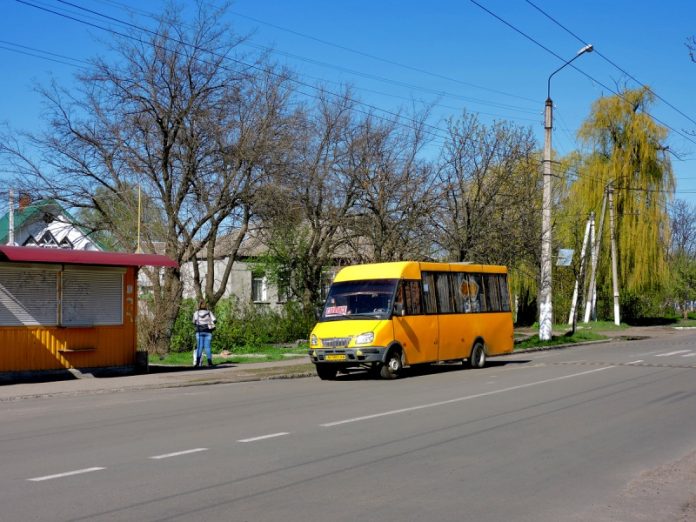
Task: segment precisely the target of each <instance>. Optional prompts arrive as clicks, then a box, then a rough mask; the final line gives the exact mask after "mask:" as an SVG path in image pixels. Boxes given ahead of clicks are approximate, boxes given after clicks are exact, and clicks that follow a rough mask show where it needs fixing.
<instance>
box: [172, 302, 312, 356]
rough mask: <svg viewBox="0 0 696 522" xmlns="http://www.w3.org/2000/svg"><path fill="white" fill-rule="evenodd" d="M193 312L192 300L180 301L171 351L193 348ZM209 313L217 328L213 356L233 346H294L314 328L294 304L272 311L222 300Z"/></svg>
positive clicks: (300, 307)
mask: <svg viewBox="0 0 696 522" xmlns="http://www.w3.org/2000/svg"><path fill="white" fill-rule="evenodd" d="M195 310H196V301H195V300H193V299H184V300H182V302H181V306H180V308H179V314H178V316H177V319H176V322H175V323H174V330H173V332H172V342H171V351H173V352H186V351H190V350H192V349H193V347H194V346H195V344H196V333H195V329H194V326H193V324H192V323H191V317H192V316H193V312H194V311H195ZM213 313H214V314H215V317H216V318H217V323H216V325H217V326H216V328H215V333H214V334H213V342H212V349H213V351H214V352H217V353H219V352H220V351H222V350H230V351H233V350H234V348H235V347H237V346H245V347H255V346H261V345H268V344H284V343H294V342H296V341H297V340H298V339H306V338H307V336H308V335H309V332H310V330H311V329H312V327H313V326H314V318H313V317H312V316H311V315H309V314H306V313H304V311H303V310H302V306H301V305H300V304H298V303H295V302H289V303H286V304H285V305H284V306H283V307H282V308H281V309H279V310H272V309H270V308H265V307H259V306H255V305H251V304H249V305H246V306H239V304H238V303H237V302H236V300H234V299H222V300H220V301H219V302H218V304H217V305H216V306H215V308H214V310H213Z"/></svg>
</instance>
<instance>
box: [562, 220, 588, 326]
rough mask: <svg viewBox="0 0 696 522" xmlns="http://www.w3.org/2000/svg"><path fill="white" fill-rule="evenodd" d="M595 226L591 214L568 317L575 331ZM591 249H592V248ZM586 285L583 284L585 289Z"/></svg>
mask: <svg viewBox="0 0 696 522" xmlns="http://www.w3.org/2000/svg"><path fill="white" fill-rule="evenodd" d="M593 226H594V212H590V216H589V217H588V218H587V224H586V225H585V235H584V236H583V238H582V250H581V251H580V271H579V273H578V275H577V277H576V278H575V287H574V288H573V298H572V300H571V302H570V314H569V315H568V324H569V325H570V326H572V327H573V331H575V323H576V319H575V318H576V317H577V315H576V313H575V311H576V309H577V304H578V293H579V289H580V281H582V276H583V273H584V272H585V257H586V256H585V252H587V244H588V242H589V239H590V233H591V227H593ZM590 248H591V247H590ZM584 286H585V285H584V284H583V287H584Z"/></svg>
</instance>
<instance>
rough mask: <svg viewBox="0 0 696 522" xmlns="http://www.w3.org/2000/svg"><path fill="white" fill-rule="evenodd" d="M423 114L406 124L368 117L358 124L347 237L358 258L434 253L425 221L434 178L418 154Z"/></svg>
mask: <svg viewBox="0 0 696 522" xmlns="http://www.w3.org/2000/svg"><path fill="white" fill-rule="evenodd" d="M426 117H427V113H424V114H422V115H420V116H419V117H418V118H409V121H410V122H411V124H410V125H404V124H403V123H402V122H400V121H389V122H385V121H384V120H378V119H377V118H375V117H373V116H368V117H366V118H364V119H363V121H361V122H360V123H359V124H358V126H357V128H356V132H357V133H358V134H357V135H356V136H355V138H354V139H353V141H352V147H351V149H350V156H349V158H350V172H351V175H352V176H354V177H355V178H356V182H357V187H358V190H359V196H358V199H357V201H356V205H355V209H354V210H353V213H352V215H353V218H354V220H353V223H352V224H351V230H350V234H349V237H350V246H351V250H352V251H353V252H354V256H355V258H356V259H358V260H359V261H361V262H383V261H396V260H403V259H423V258H428V257H430V256H431V255H432V246H433V245H432V241H431V240H430V237H431V234H429V233H428V225H429V218H430V215H431V209H432V208H433V201H432V200H433V196H434V194H435V192H436V191H435V190H433V185H434V182H435V179H434V178H433V176H432V168H431V165H430V164H429V163H428V162H426V161H424V160H423V159H420V158H419V155H420V152H421V149H422V147H423V146H424V144H425V139H424V135H425V133H424V131H423V126H424V125H425V120H426Z"/></svg>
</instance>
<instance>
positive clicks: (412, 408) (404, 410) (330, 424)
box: [319, 365, 615, 428]
mask: <svg viewBox="0 0 696 522" xmlns="http://www.w3.org/2000/svg"><path fill="white" fill-rule="evenodd" d="M610 368H615V366H613V365H612V366H604V367H603V368H597V369H596V370H588V371H586V372H580V373H573V374H570V375H564V376H562V377H554V378H552V379H544V380H543V381H536V382H530V383H527V384H520V385H519V386H511V387H509V388H503V389H501V390H493V391H489V392H483V393H477V394H475V395H466V396H464V397H457V398H455V399H448V400H445V401H438V402H431V403H429V404H420V405H418V406H410V407H408V408H401V409H398V410H390V411H383V412H380V413H373V414H372V415H363V416H362V417H353V418H351V419H343V420H339V421H334V422H327V423H324V424H320V425H319V426H321V427H322V428H331V427H333V426H340V425H341V424H349V423H351V422H360V421H364V420H370V419H376V418H378V417H386V416H387V415H396V414H398V413H407V412H411V411H416V410H424V409H426V408H435V407H437V406H445V405H447V404H453V403H456V402H463V401H468V400H470V399H478V398H481V397H489V396H491V395H498V394H501V393H506V392H510V391H515V390H521V389H523V388H529V387H531V386H538V385H540V384H546V383H549V382H557V381H562V380H565V379H572V378H573V377H580V376H582V375H589V374H591V373H597V372H603V371H604V370H608V369H610Z"/></svg>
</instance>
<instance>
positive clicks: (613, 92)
mask: <svg viewBox="0 0 696 522" xmlns="http://www.w3.org/2000/svg"><path fill="white" fill-rule="evenodd" d="M469 1H470V2H471V3H472V4H474V5H476V6H477V7H479V8H481V9H482V10H483V11H485V12H487V13H488V14H489V15H491V16H492V17H494V18H495V19H496V20H498V21H500V22H501V23H503V24H505V25H506V26H508V27H509V28H510V29H512V30H513V31H515V32H516V33H518V34H520V35H521V36H523V37H524V38H526V39H527V40H529V41H530V42H532V43H534V44H535V45H537V46H538V47H540V48H542V49H543V50H544V51H546V52H547V53H549V54H551V55H552V56H555V57H556V58H558V59H559V60H561V61H562V62H566V60H565V59H564V58H563V57H562V56H560V55H559V54H558V53H556V52H555V51H553V50H551V49H549V48H548V47H546V46H545V45H544V44H542V43H541V42H539V41H538V40H536V39H535V38H533V37H532V36H530V35H528V34H527V33H525V32H524V31H522V30H521V29H519V28H518V27H516V26H514V25H513V24H511V23H510V22H508V21H507V20H505V19H503V18H502V17H500V16H498V15H497V14H495V13H494V12H493V11H491V10H490V9H488V8H487V7H484V6H483V5H481V4H480V3H479V2H477V1H476V0H469ZM567 65H568V66H569V67H572V68H573V69H575V70H576V71H577V72H579V73H580V74H582V75H583V76H585V77H586V78H588V79H590V80H592V81H593V82H595V83H596V84H597V85H600V86H601V87H603V88H604V89H606V90H607V91H609V92H611V93H612V94H614V95H615V96H618V97H619V98H621V99H622V100H624V101H627V100H626V97H625V96H624V95H623V94H621V93H620V92H617V91H615V90H614V89H612V88H611V87H609V86H608V85H606V84H604V83H602V82H601V81H599V80H597V79H596V78H594V77H593V76H591V75H590V74H588V73H586V72H585V71H583V70H582V69H580V68H578V67H577V66H576V65H575V64H572V63H567ZM645 114H647V115H648V116H650V117H651V118H652V119H653V120H655V121H656V122H658V123H659V124H660V125H663V126H664V127H666V128H668V129H670V130H671V131H672V132H674V133H675V134H678V135H679V136H681V137H682V138H684V139H685V140H687V141H689V142H691V143H692V144H694V145H696V140H694V139H692V138H691V137H689V136H688V135H686V134H684V133H683V132H681V131H679V130H677V129H675V128H674V127H672V126H671V125H669V124H668V123H665V122H664V121H662V120H661V119H659V118H657V117H656V116H654V115H652V114H650V113H649V112H647V111H645Z"/></svg>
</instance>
